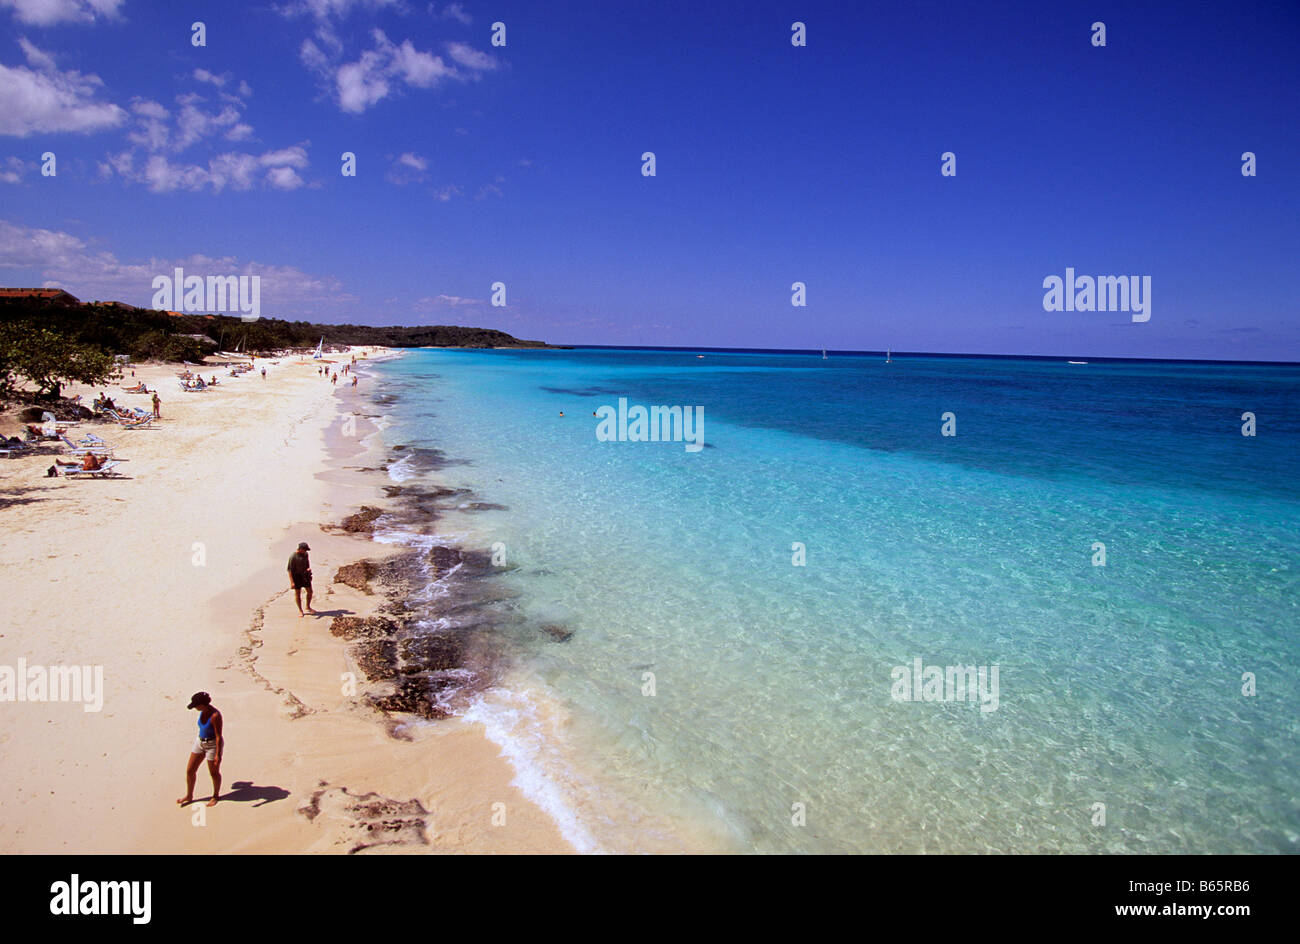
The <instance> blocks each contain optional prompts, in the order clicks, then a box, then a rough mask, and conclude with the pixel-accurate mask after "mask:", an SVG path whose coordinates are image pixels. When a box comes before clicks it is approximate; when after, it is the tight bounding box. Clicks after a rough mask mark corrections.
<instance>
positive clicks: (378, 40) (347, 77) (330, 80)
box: [298, 29, 497, 114]
mask: <svg viewBox="0 0 1300 944" xmlns="http://www.w3.org/2000/svg"><path fill="white" fill-rule="evenodd" d="M317 38H322V33H321V31H320V30H318V31H317ZM371 40H372V44H373V45H372V48H370V49H367V50H364V51H362V53H361V54H360V56H359V57H358V58H357V59H356V61H354V62H343V63H339V62H338V58H339V57H340V56H341V54H342V53H341V49H342V47H341V45H340V44H338V43H337V40H336V39H335V40H334V43H335V45H336V47H337V48H335V50H334V51H333V52H326V51H325V50H323V49H322V48H321V46H320V45H319V44H318V43H317V42H316V41H315V40H313V39H306V40H303V43H302V46H301V47H299V50H298V58H299V59H300V60H301V61H302V63H303V65H305V66H307V68H308V69H310V70H311V71H312V72H315V73H316V74H317V76H319V77H320V79H321V80H322V81H323V82H325V83H327V84H328V85H331V86H332V87H333V88H332V91H333V94H334V97H335V100H336V101H337V102H338V106H339V108H340V109H342V110H343V111H345V112H349V113H351V114H360V113H361V112H363V111H365V110H366V109H367V108H370V107H371V106H373V105H376V104H378V103H379V102H381V101H383V100H384V99H385V98H387V97H388V96H389V95H391V94H393V92H394V91H396V90H397V89H398V88H400V86H401V85H403V84H404V85H407V86H409V87H411V88H421V89H431V88H436V87H437V86H438V85H440V84H441V83H442V82H444V81H447V80H452V81H457V82H465V81H468V80H469V79H472V78H476V77H477V76H478V74H479V73H480V72H483V71H486V70H488V69H494V68H496V66H497V62H496V60H495V59H493V58H492V57H491V56H488V55H486V54H485V53H482V52H479V51H477V50H475V49H472V48H471V47H469V46H466V45H465V44H464V43H451V44H449V45H448V55H449V56H451V57H452V58H453V59H454V60H455V62H454V63H453V62H447V61H446V60H444V59H443V58H442V57H441V56H436V55H434V54H433V53H431V52H427V51H425V50H421V49H416V48H415V46H414V44H412V42H411V41H410V40H409V39H406V40H403V41H402V42H401V43H400V44H396V43H393V42H392V40H390V39H389V38H388V37H387V36H386V35H385V34H384V32H383V30H380V29H375V30H372V31H371ZM457 63H458V64H459V65H460V66H461V68H457Z"/></svg>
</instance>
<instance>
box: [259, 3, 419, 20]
mask: <svg viewBox="0 0 1300 944" xmlns="http://www.w3.org/2000/svg"><path fill="white" fill-rule="evenodd" d="M397 5H398V0H295V2H290V3H287V4H285V5H284V6H282V7H281V8H280V12H281V13H283V14H284V15H285V16H299V15H302V14H304V13H305V14H308V15H310V16H313V17H315V18H316V19H318V20H330V19H340V20H341V19H343V18H344V17H346V16H347V15H348V14H349V13H351V12H352V10H353V9H355V8H358V7H369V8H370V9H373V10H378V9H381V8H383V7H391V6H397Z"/></svg>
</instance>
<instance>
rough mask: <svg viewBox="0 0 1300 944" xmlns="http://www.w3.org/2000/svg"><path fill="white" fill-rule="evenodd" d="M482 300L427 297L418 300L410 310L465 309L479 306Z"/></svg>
mask: <svg viewBox="0 0 1300 944" xmlns="http://www.w3.org/2000/svg"><path fill="white" fill-rule="evenodd" d="M482 303H483V302H482V299H478V298H465V297H463V296H461V295H429V296H426V297H424V298H418V299H416V300H415V303H414V304H413V305H412V306H411V307H412V308H417V309H419V308H425V309H428V308H467V307H472V306H474V305H481V304H482Z"/></svg>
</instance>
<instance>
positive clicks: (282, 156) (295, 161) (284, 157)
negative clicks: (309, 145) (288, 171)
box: [258, 144, 307, 167]
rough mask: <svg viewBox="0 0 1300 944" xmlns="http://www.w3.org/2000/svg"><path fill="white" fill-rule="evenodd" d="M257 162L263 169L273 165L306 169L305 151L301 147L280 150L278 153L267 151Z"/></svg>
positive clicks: (295, 146)
mask: <svg viewBox="0 0 1300 944" xmlns="http://www.w3.org/2000/svg"><path fill="white" fill-rule="evenodd" d="M258 161H259V162H260V163H261V164H262V166H263V167H270V166H271V165H273V164H284V165H286V166H288V167H306V166H307V150H306V148H304V147H303V146H302V145H300V144H298V145H294V146H293V147H288V148H281V149H280V150H278V151H267V152H266V153H265V154H263V155H262V156H261V157H259V158H258Z"/></svg>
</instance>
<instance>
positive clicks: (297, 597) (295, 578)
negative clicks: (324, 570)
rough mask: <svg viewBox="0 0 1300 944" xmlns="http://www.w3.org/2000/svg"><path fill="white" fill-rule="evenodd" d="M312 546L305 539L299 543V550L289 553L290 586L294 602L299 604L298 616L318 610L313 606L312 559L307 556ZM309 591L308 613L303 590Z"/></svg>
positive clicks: (313, 614)
mask: <svg viewBox="0 0 1300 944" xmlns="http://www.w3.org/2000/svg"><path fill="white" fill-rule="evenodd" d="M310 550H311V548H310V547H308V546H307V542H306V541H303V542H301V543H300V544H299V545H298V550H296V551H294V552H293V553H292V554H290V555H289V586H291V587H292V588H293V602H294V603H296V604H298V616H299V618H302V617H303V616H306V615H307V613H310V614H311V615H312V616H315V615H316V611H315V610H313V609H312V608H311V560H310V559H309V558H308V557H307V552H308V551H310ZM304 589H305V590H306V591H307V613H304V612H303V609H302V591H303V590H304Z"/></svg>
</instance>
